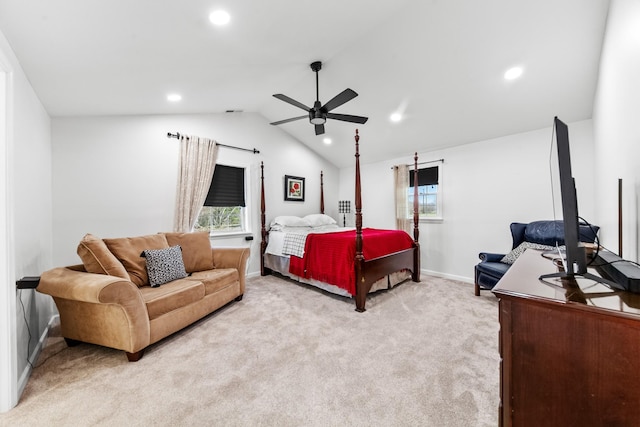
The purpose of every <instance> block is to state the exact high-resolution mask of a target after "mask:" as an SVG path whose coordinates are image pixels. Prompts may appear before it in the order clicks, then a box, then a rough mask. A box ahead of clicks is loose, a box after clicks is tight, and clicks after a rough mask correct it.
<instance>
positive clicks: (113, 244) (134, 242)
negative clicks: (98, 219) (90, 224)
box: [104, 234, 169, 286]
mask: <svg viewBox="0 0 640 427" xmlns="http://www.w3.org/2000/svg"><path fill="white" fill-rule="evenodd" d="M104 242H105V243H106V245H107V247H108V248H109V250H110V251H111V252H112V253H113V254H114V255H115V256H116V258H118V260H120V262H121V263H122V265H124V268H125V269H126V270H127V273H129V280H131V281H132V282H133V283H135V284H136V285H138V286H144V285H148V284H149V276H148V275H147V263H146V260H145V259H144V258H142V257H141V256H140V254H141V253H142V251H144V250H147V249H164V248H168V247H169V243H167V238H166V237H165V236H164V234H151V235H148V236H139V237H122V238H118V239H104Z"/></svg>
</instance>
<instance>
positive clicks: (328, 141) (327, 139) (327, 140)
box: [322, 138, 332, 145]
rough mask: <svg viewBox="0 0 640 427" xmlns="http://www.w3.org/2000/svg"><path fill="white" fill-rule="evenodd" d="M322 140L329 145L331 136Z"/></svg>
mask: <svg viewBox="0 0 640 427" xmlns="http://www.w3.org/2000/svg"><path fill="white" fill-rule="evenodd" d="M322 142H324V143H325V144H327V145H329V144H331V142H332V141H331V138H324V139H323V140H322Z"/></svg>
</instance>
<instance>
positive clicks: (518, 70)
mask: <svg viewBox="0 0 640 427" xmlns="http://www.w3.org/2000/svg"><path fill="white" fill-rule="evenodd" d="M522 71H523V70H522V67H513V68H509V69H508V70H507V71H506V72H505V73H504V78H505V80H515V79H517V78H518V77H520V76H521V75H522Z"/></svg>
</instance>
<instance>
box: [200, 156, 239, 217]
mask: <svg viewBox="0 0 640 427" xmlns="http://www.w3.org/2000/svg"><path fill="white" fill-rule="evenodd" d="M204 205H205V206H218V207H225V206H245V200H244V168H237V167H233V166H225V165H216V168H215V169H214V171H213V178H212V179H211V185H210V186H209V192H208V193H207V198H206V200H205V202H204Z"/></svg>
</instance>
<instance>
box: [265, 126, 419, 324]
mask: <svg viewBox="0 0 640 427" xmlns="http://www.w3.org/2000/svg"><path fill="white" fill-rule="evenodd" d="M359 140H360V136H359V135H358V131H357V130H356V135H355V141H356V143H355V149H356V152H355V159H356V168H355V173H356V182H355V225H356V226H355V230H354V229H353V228H343V227H339V226H337V225H336V222H335V220H333V219H332V218H330V217H328V216H326V215H324V188H323V183H322V180H323V175H322V172H321V174H320V211H321V213H320V214H313V215H307V216H306V217H305V218H298V217H291V216H279V217H276V218H274V220H273V221H272V222H271V224H270V227H269V232H267V228H266V223H265V193H264V164H262V165H261V169H262V170H261V203H260V209H261V216H260V218H261V223H262V229H261V233H262V242H261V247H260V249H261V258H260V270H261V274H262V275H263V276H264V275H266V274H269V273H270V272H272V271H276V272H278V273H280V274H282V275H284V276H287V277H290V278H292V279H294V280H297V281H299V282H302V283H307V284H311V285H313V286H316V287H319V288H322V289H324V290H327V291H330V292H333V293H336V294H339V295H344V296H350V297H355V302H356V311H358V312H363V311H365V303H366V298H367V294H368V293H369V292H374V291H376V290H379V289H386V288H391V287H393V286H395V285H396V284H398V283H400V282H403V281H405V280H407V279H408V278H409V277H410V278H411V279H412V280H413V281H414V282H419V281H420V244H419V242H418V236H419V229H418V217H419V213H418V194H417V193H418V185H417V182H418V155H417V153H416V154H415V156H414V163H415V164H414V172H413V173H414V180H415V183H416V184H415V185H414V198H413V199H414V200H413V239H411V237H410V236H409V235H408V234H407V233H406V232H405V231H402V230H378V229H370V228H365V229H363V228H362V192H361V182H360V152H359Z"/></svg>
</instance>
